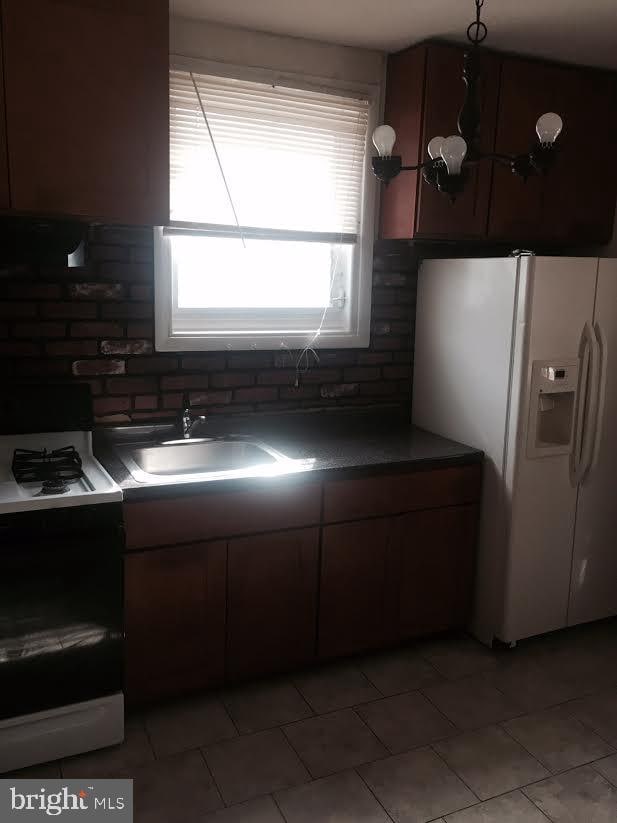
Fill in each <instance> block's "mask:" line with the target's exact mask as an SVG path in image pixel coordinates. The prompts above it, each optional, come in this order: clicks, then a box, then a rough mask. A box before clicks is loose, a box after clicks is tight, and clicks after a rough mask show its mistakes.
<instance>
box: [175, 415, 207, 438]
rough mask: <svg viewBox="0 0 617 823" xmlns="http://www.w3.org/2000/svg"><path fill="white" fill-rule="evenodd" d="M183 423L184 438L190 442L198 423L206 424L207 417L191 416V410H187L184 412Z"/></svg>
mask: <svg viewBox="0 0 617 823" xmlns="http://www.w3.org/2000/svg"><path fill="white" fill-rule="evenodd" d="M181 422H182V437H183V438H184V439H185V440H190V438H191V436H192V433H193V428H194V426H195V424H196V423H205V422H206V417H205V415H203V414H201V415H199V417H193V416H192V414H191V410H190V409H188V408H186V409H184V411H183V412H182V419H181Z"/></svg>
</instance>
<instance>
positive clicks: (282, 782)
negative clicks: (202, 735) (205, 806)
mask: <svg viewBox="0 0 617 823" xmlns="http://www.w3.org/2000/svg"><path fill="white" fill-rule="evenodd" d="M204 754H205V757H206V761H207V763H208V766H209V767H210V769H211V771H212V774H213V776H214V779H215V780H216V783H217V786H218V787H219V788H220V790H221V792H222V795H223V799H224V800H225V803H227V804H228V805H230V804H232V803H241V802H242V801H243V800H250V799H251V798H253V797H257V796H258V795H261V794H270V793H271V792H274V791H278V790H279V789H287V788H289V787H290V786H298V785H300V784H301V783H306V782H308V781H309V780H310V775H309V773H308V772H307V770H306V769H305V767H304V765H303V764H302V762H301V760H300V759H299V757H298V755H297V754H296V753H295V752H294V750H293V748H292V747H291V745H290V743H289V741H288V740H287V738H286V737H285V735H284V734H283V732H282V731H281V730H280V729H272V730H269V731H265V732H258V733H257V734H250V735H245V736H242V737H237V738H235V739H234V740H226V741H224V742H222V743H216V744H215V745H213V746H209V747H208V748H207V749H204Z"/></svg>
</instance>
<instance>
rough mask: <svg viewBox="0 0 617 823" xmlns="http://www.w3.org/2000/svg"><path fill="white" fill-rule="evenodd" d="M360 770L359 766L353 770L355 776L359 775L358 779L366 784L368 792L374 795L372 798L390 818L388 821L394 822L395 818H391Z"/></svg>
mask: <svg viewBox="0 0 617 823" xmlns="http://www.w3.org/2000/svg"><path fill="white" fill-rule="evenodd" d="M375 762H376V761H375ZM362 765H370V764H362ZM358 768H359V767H358V766H356V767H355V768H354V769H352V771H353V772H354V773H355V774H357V775H358V777H359V778H360V780H361V781H362V783H364V785H365V786H366V788H367V789H368V791H369V792H370V793H371V794H372V796H373V797H374V798H375V800H376V801H377V803H378V804H379V805H380V806H381V808H382V809H383V811H384V814H385V815H386V817H387V818H388V820H392V821H394V818H393V817H391V815H390V814H389V813H388V810H387V809H386V807H385V806H384V804H383V803H382V802H381V800H380V799H379V797H377V795H376V794H375V792H374V791H373V789H372V788H371V786H370V785H369V784H368V782H367V781H366V780H365V779H364V777H362V775H361V774H360V772H359V771H358Z"/></svg>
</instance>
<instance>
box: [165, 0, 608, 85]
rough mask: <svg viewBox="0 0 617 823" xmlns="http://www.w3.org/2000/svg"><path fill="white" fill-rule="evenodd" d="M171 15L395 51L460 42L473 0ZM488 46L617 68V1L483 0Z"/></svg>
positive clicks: (193, 8)
mask: <svg viewBox="0 0 617 823" xmlns="http://www.w3.org/2000/svg"><path fill="white" fill-rule="evenodd" d="M170 5H171V12H172V14H178V15H181V16H183V17H192V18H198V19H202V20H209V21H213V22H216V23H224V24H227V25H231V26H239V27H241V28H245V29H256V30H259V31H267V32H272V33H275V34H287V35H292V36H295V37H308V38H312V39H315V40H323V41H326V42H330V43H340V44H343V45H349V46H361V47H364V48H371V49H380V50H385V51H395V50H397V49H401V48H404V47H405V46H408V45H410V44H411V43H417V42H419V41H420V40H425V39H426V38H429V37H444V38H448V39H457V40H458V39H461V37H464V32H465V29H466V27H467V25H468V23H469V22H470V21H471V20H472V19H473V17H474V14H475V9H474V3H473V0H422V2H421V1H420V0H171V2H170ZM482 19H483V20H484V21H485V22H486V24H487V26H488V28H489V35H488V39H487V41H486V44H487V45H490V46H492V47H493V48H497V49H503V50H509V51H514V52H519V53H521V54H531V55H538V56H543V57H548V58H553V59H557V60H564V61H568V62H575V63H583V64H589V65H597V66H606V67H608V68H614V69H617V46H616V44H617V0H587V2H585V0H485V4H484V9H483V11H482Z"/></svg>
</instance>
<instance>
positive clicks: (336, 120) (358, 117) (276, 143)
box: [170, 71, 369, 240]
mask: <svg viewBox="0 0 617 823" xmlns="http://www.w3.org/2000/svg"><path fill="white" fill-rule="evenodd" d="M193 78H194V79H195V82H196V85H197V89H198V92H199V96H200V97H201V103H202V105H203V107H204V110H205V112H206V116H207V119H208V124H209V126H210V131H211V133H212V140H211V139H210V134H209V132H208V127H207V125H206V123H205V122H204V117H203V114H202V111H201V107H200V102H199V99H198V96H197V94H196V91H195V87H194V85H193V80H192V78H191V74H190V72H188V71H172V72H171V74H170V96H171V115H170V116H171V218H172V221H181V222H194V223H202V224H213V225H214V226H221V227H225V226H235V223H236V221H235V218H234V214H233V210H232V207H231V204H230V198H229V196H228V194H227V192H226V190H225V182H224V180H223V176H222V174H221V171H220V169H219V165H218V162H217V159H216V153H215V150H214V146H213V141H214V145H215V146H216V150H217V151H218V155H219V158H220V162H221V165H222V168H223V171H224V174H225V178H226V180H227V184H228V187H229V192H230V195H231V199H232V201H233V205H234V207H235V210H236V213H237V217H238V221H239V223H240V225H241V226H243V227H246V228H249V227H254V228H257V229H270V230H289V231H294V232H319V233H322V234H326V235H332V239H333V240H334V239H336V237H337V236H338V237H339V238H340V239H341V240H342V239H346V240H355V238H356V236H357V235H358V233H359V225H360V217H361V214H360V211H361V203H362V193H363V181H364V162H365V159H364V158H365V152H366V140H367V128H368V114H369V103H368V100H367V99H366V98H364V99H360V98H358V97H352V96H350V97H346V96H342V95H341V94H340V93H339V92H337V93H333V94H330V93H327V92H325V91H312V90H311V91H306V90H303V89H297V88H286V87H284V86H279V85H274V86H273V85H268V84H267V83H257V82H253V81H246V80H235V79H230V78H225V77H217V76H214V75H205V74H193ZM343 235H344V236H345V237H344V238H343V237H342V236H343Z"/></svg>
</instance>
